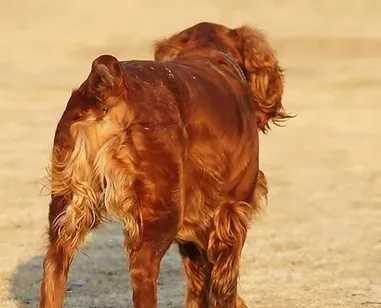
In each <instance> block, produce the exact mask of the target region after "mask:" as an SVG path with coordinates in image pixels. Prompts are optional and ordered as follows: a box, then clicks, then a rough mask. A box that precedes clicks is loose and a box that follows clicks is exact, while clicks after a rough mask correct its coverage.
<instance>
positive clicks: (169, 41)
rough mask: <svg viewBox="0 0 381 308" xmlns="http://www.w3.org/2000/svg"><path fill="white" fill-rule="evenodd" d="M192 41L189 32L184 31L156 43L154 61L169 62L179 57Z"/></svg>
mask: <svg viewBox="0 0 381 308" xmlns="http://www.w3.org/2000/svg"><path fill="white" fill-rule="evenodd" d="M189 40H190V34H189V31H183V32H180V33H177V34H174V35H172V36H171V37H170V38H165V39H162V40H159V41H156V43H155V45H154V59H155V60H156V61H169V60H172V59H174V58H176V57H177V55H178V54H179V53H180V52H181V51H182V50H183V49H184V47H185V46H186V44H187V43H188V42H189Z"/></svg>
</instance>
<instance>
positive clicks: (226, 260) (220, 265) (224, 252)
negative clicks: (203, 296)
mask: <svg viewBox="0 0 381 308" xmlns="http://www.w3.org/2000/svg"><path fill="white" fill-rule="evenodd" d="M251 212H252V210H251V206H250V205H249V204H248V203H246V202H235V203H234V202H231V203H225V204H223V205H221V206H220V207H219V208H218V209H217V212H216V214H215V216H214V219H213V224H212V230H211V233H210V236H209V242H208V250H207V255H208V259H209V261H210V262H211V263H212V264H213V265H212V271H211V278H210V294H209V297H210V307H213V308H217V307H218V308H236V307H245V306H244V304H243V301H242V300H241V299H240V298H239V297H238V294H237V284H238V274H239V266H240V259H241V252H242V248H243V245H244V242H245V239H246V234H247V229H248V224H249V220H250V213H251Z"/></svg>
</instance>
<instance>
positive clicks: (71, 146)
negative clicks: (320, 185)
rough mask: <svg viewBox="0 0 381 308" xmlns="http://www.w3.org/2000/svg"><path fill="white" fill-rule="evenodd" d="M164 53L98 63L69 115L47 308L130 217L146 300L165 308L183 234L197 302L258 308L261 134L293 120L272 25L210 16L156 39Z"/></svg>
mask: <svg viewBox="0 0 381 308" xmlns="http://www.w3.org/2000/svg"><path fill="white" fill-rule="evenodd" d="M155 60H156V61H127V62H119V61H118V60H117V59H116V58H114V57H113V56H110V55H102V56H100V57H98V58H97V59H96V60H94V62H93V64H92V69H91V72H90V75H89V76H88V78H87V79H86V80H85V82H84V83H83V84H82V85H81V86H80V87H79V88H78V89H76V90H74V91H73V92H72V95H71V97H70V99H69V102H68V104H67V106H66V109H65V111H64V113H63V115H62V118H61V120H60V121H59V123H58V126H57V130H56V135H55V139H54V147H53V155H52V168H51V186H52V192H51V198H52V199H51V203H50V211H49V223H50V224H49V239H50V242H49V247H48V249H47V254H46V257H45V260H44V277H43V281H42V285H41V299H40V307H41V308H42V307H44V308H47V307H49V308H53V307H54V308H58V307H62V305H63V300H64V292H65V291H64V289H65V284H66V280H67V274H68V270H69V266H70V263H71V261H72V258H73V254H74V252H75V250H76V249H77V248H78V247H79V245H80V244H81V242H82V241H83V239H84V237H85V235H86V234H87V233H88V232H89V231H91V230H92V229H94V228H96V227H98V226H100V224H101V223H102V221H104V219H105V218H107V217H110V216H117V217H119V218H120V219H121V220H122V222H123V223H124V231H125V249H126V253H127V254H128V256H129V267H130V273H131V283H132V288H133V300H134V306H135V307H138V308H143V307H145V308H154V307H157V303H156V302H157V295H156V280H157V277H158V274H159V266H160V262H161V259H162V257H163V255H164V254H165V252H166V251H167V249H168V247H169V246H170V245H171V244H172V243H173V242H174V241H176V242H177V243H178V245H179V247H180V253H181V255H182V258H183V262H184V267H185V272H186V275H187V279H188V291H187V300H186V303H187V307H221V308H231V307H245V306H244V303H243V301H242V300H241V299H240V298H239V297H238V295H237V278H238V273H239V264H240V255H241V251H242V247H243V245H244V242H245V238H246V233H247V230H248V227H249V222H250V218H251V217H252V216H253V214H254V213H255V212H256V211H258V209H259V207H260V203H261V199H262V198H265V197H266V195H267V185H266V180H265V177H264V175H263V173H262V172H261V171H260V170H259V168H258V132H259V131H263V132H266V130H267V129H268V128H269V121H273V122H275V123H278V122H279V121H282V120H284V119H286V118H287V117H288V115H287V114H286V113H285V112H284V110H283V107H282V104H281V98H282V91H283V78H282V70H281V69H280V67H279V65H278V61H277V60H276V58H275V56H274V54H273V51H272V50H271V48H270V47H269V45H268V42H267V40H266V39H265V37H264V36H263V35H262V34H261V32H259V31H257V30H255V29H252V28H250V27H246V26H245V27H241V28H238V29H234V30H232V29H228V28H226V27H224V26H221V25H217V24H212V23H200V24H197V25H195V26H193V27H191V28H189V29H186V30H185V31H183V32H181V33H179V34H176V35H174V36H172V37H171V38H169V39H165V40H162V41H159V42H158V43H157V44H156V47H155Z"/></svg>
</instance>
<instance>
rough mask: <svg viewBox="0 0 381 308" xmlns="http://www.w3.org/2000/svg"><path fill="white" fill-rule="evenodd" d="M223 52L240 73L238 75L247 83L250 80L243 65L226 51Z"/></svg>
mask: <svg viewBox="0 0 381 308" xmlns="http://www.w3.org/2000/svg"><path fill="white" fill-rule="evenodd" d="M222 54H223V55H224V57H225V58H226V60H228V61H229V62H230V63H231V65H233V67H234V69H235V71H236V72H237V73H238V75H239V76H240V77H241V79H242V81H243V82H244V83H247V82H248V80H247V78H246V76H245V73H244V72H243V70H242V69H241V67H240V66H239V65H238V63H237V62H236V61H235V60H234V59H233V58H232V57H231V56H229V55H228V54H227V53H226V52H222Z"/></svg>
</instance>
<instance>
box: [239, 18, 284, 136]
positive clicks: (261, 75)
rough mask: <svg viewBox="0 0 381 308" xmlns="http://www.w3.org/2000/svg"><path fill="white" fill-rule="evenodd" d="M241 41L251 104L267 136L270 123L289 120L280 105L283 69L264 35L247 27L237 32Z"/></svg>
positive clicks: (259, 126)
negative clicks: (252, 100)
mask: <svg viewBox="0 0 381 308" xmlns="http://www.w3.org/2000/svg"><path fill="white" fill-rule="evenodd" d="M236 31H237V33H238V34H239V36H240V38H241V40H242V44H243V45H242V46H243V49H242V54H243V59H244V65H245V69H246V72H247V76H248V79H249V82H250V87H251V91H252V94H253V96H254V101H255V103H256V104H257V124H258V128H259V129H260V130H261V131H262V132H264V133H266V132H267V131H268V130H269V129H270V126H269V121H270V120H271V121H272V122H273V123H274V124H275V125H280V124H281V122H283V121H284V120H286V119H287V118H290V117H291V116H290V115H288V114H287V113H286V112H285V111H284V109H283V105H282V96H283V70H282V68H281V67H280V66H279V63H278V60H277V59H276V57H275V54H274V51H273V50H272V49H271V47H270V45H269V43H268V41H267V39H266V37H265V35H264V34H263V33H262V32H261V31H259V30H257V29H253V28H251V27H248V26H243V27H241V28H239V29H237V30H236Z"/></svg>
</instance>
